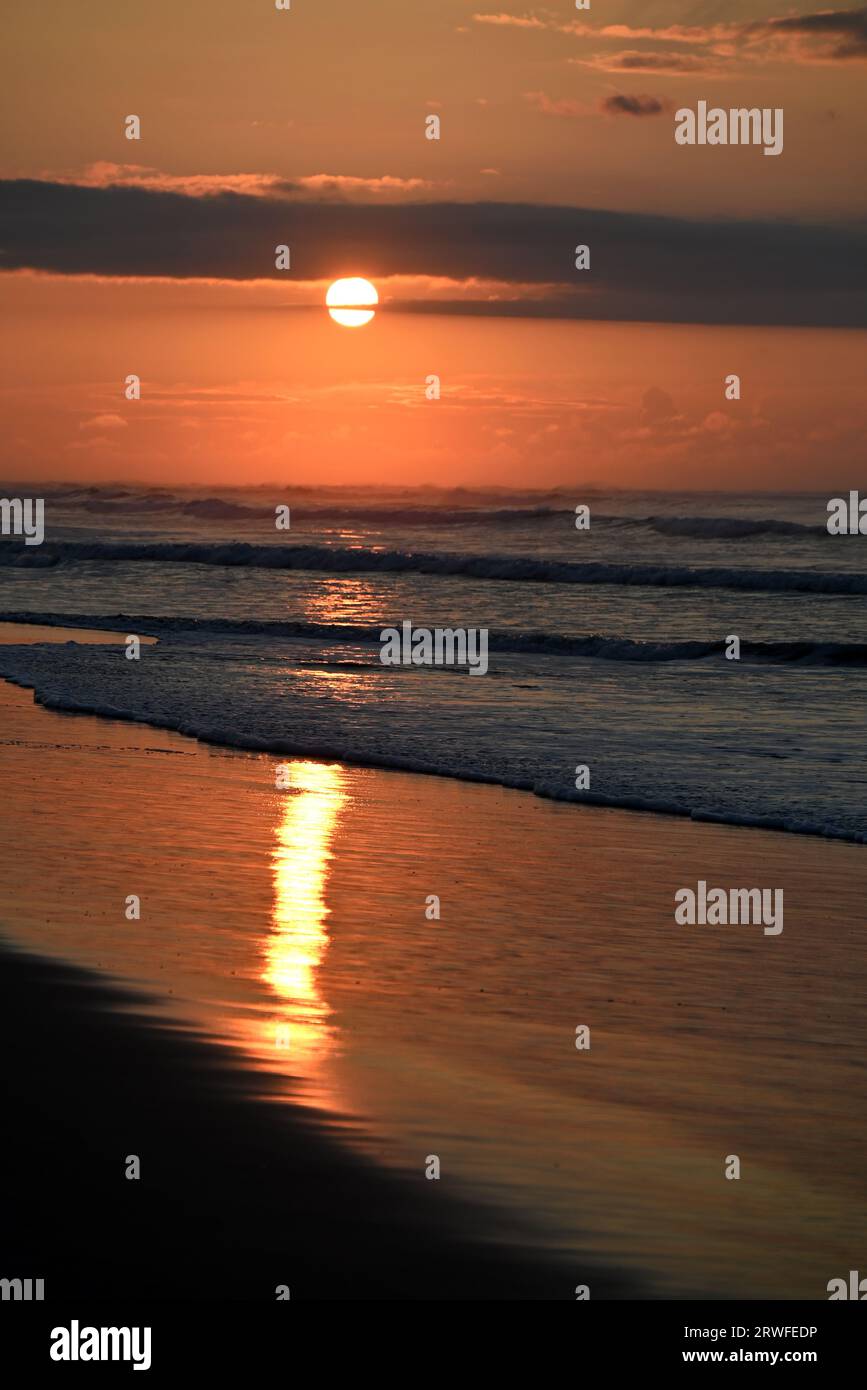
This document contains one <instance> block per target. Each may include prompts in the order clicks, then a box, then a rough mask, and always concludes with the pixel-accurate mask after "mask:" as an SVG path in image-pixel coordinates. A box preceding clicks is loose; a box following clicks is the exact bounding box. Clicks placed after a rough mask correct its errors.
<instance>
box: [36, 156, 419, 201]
mask: <svg viewBox="0 0 867 1390" xmlns="http://www.w3.org/2000/svg"><path fill="white" fill-rule="evenodd" d="M45 178H46V179H48V180H49V181H51V182H52V183H63V184H75V185H77V186H78V187H81V188H143V189H149V190H151V191H152V192H157V193H182V194H184V195H185V196H186V197H188V198H213V197H216V196H218V195H219V194H224V193H237V194H241V195H243V196H244V197H249V198H287V199H290V198H294V197H298V196H299V195H301V196H303V195H306V194H308V193H317V194H320V195H323V196H326V197H327V196H329V195H334V196H336V197H353V196H362V197H367V196H370V195H372V196H374V197H376V196H380V195H381V196H386V197H387V196H392V197H396V196H397V197H399V196H403V195H406V194H412V195H416V194H419V193H422V192H425V191H429V190H431V189H433V188H435V187H436V186H437V185H436V184H434V183H432V182H431V181H430V180H428V179H420V178H410V179H405V178H398V177H396V176H395V175H393V174H381V175H378V176H376V177H373V178H364V177H361V176H359V175H356V174H305V175H303V176H301V177H299V178H294V179H286V178H283V177H281V176H280V175H278V174H168V173H165V172H164V171H163V170H161V169H154V168H151V167H150V166H148V165H146V164H113V163H111V162H110V161H108V160H98V161H96V162H95V163H93V164H88V165H86V166H85V167H84V169H81V170H76V171H73V172H71V173H60V174H55V173H51V172H47V173H46V174H45Z"/></svg>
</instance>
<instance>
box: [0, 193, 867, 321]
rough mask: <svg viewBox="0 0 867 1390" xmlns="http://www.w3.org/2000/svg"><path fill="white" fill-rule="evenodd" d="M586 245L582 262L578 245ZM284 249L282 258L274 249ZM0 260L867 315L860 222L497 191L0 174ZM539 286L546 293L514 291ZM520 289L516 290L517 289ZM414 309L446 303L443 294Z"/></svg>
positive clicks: (690, 312) (749, 312)
mask: <svg viewBox="0 0 867 1390" xmlns="http://www.w3.org/2000/svg"><path fill="white" fill-rule="evenodd" d="M584 243H586V244H587V245H589V246H590V247H591V248H592V270H591V272H590V273H589V274H588V273H586V272H578V271H576V270H575V268H574V248H575V246H576V245H578V244H584ZM282 244H287V245H289V246H290V247H291V253H292V270H291V272H280V271H277V270H276V268H275V263H274V248H275V247H276V246H278V245H282ZM0 248H2V255H0V265H2V266H3V267H4V268H5V269H7V270H31V271H43V272H45V271H48V272H55V273H59V274H62V275H86V274H93V275H102V276H107V277H138V278H142V277H144V278H151V277H160V276H162V277H168V278H171V279H175V280H177V279H184V278H188V279H191V280H207V279H215V280H222V281H233V282H239V281H263V280H265V281H270V282H272V283H274V284H275V285H276V284H278V283H281V282H282V283H283V284H284V285H286V286H287V288H288V287H290V286H291V285H292V284H293V282H295V281H299V280H300V281H312V280H320V279H325V278H330V279H336V278H337V277H338V276H340V275H343V274H362V273H363V274H365V275H368V276H370V277H371V278H372V279H374V280H376V279H377V277H393V276H401V275H403V276H425V277H437V278H440V279H441V278H443V277H445V278H450V279H453V280H456V281H466V280H469V279H471V278H473V277H476V278H477V279H478V280H479V281H484V282H492V281H497V282H502V283H503V284H506V285H513V286H515V287H516V288H515V296H514V297H515V299H516V300H522V299H524V300H529V302H528V303H525V305H524V307H523V309H522V308H521V306H520V305H517V306H512V305H511V304H509V303H508V302H506V301H504V300H503V299H497V300H488V299H486V298H484V296H479V298H478V299H477V300H476V301H474V302H473V303H471V304H468V303H466V302H465V303H464V304H463V305H462V308H461V312H464V313H467V312H476V313H494V314H495V313H498V312H499V313H502V312H527V313H532V314H535V315H542V316H568V317H579V318H607V319H646V320H648V321H654V320H655V321H663V322H697V323H766V324H828V325H849V326H856V325H857V326H865V325H867V226H864V225H861V224H834V223H827V224H819V223H815V224H799V223H793V222H785V221H783V220H780V221H767V222H763V221H760V220H753V221H736V220H723V219H717V220H706V221H702V220H690V219H687V218H677V217H660V216H651V215H645V214H640V213H629V212H612V211H605V210H603V209H598V208H574V207H556V206H549V205H539V204H529V203H504V202H493V201H484V202H475V203H460V202H439V201H436V202H434V201H427V202H421V201H419V202H413V203H409V202H393V201H392V202H366V203H361V202H352V201H350V202H344V203H340V204H335V203H334V202H333V201H328V200H327V199H322V198H307V199H300V198H299V199H296V200H294V201H291V202H287V201H286V200H285V199H269V198H266V197H259V196H257V197H250V196H248V195H243V194H237V193H221V194H215V195H213V196H211V197H208V198H199V197H188V196H185V195H183V194H180V193H173V192H158V191H155V190H151V189H144V188H118V187H109V188H93V187H78V186H71V185H67V184H56V183H45V182H38V181H36V180H29V179H26V180H6V181H2V182H0ZM527 286H530V287H533V286H550V287H551V288H550V290H549V291H546V293H545V294H544V295H543V296H535V295H532V294H531V295H530V296H527V295H526V294H525V287H527ZM518 287H521V288H520V289H519V288H518ZM425 298H426V296H423V297H422V303H421V305H419V306H418V307H421V308H427V309H428V310H431V309H432V310H433V311H434V312H436V311H440V312H442V311H444V310H445V307H446V306H447V305H448V304H449V303H450V301H447V300H440V301H438V302H437V303H436V304H435V305H432V304H431V303H430V302H428V303H427V304H425V303H424V299H425Z"/></svg>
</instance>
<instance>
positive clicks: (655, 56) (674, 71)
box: [569, 49, 722, 77]
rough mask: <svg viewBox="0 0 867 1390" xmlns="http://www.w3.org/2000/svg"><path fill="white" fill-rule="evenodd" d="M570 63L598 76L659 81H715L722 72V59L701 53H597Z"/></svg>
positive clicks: (574, 59) (634, 51)
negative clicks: (613, 74) (621, 74)
mask: <svg viewBox="0 0 867 1390" xmlns="http://www.w3.org/2000/svg"><path fill="white" fill-rule="evenodd" d="M569 62H570V63H575V64H577V65H578V66H579V67H584V68H595V69H596V71H598V72H631V73H637V72H646V73H652V74H654V75H656V76H658V77H682V76H684V75H687V76H690V77H698V76H701V77H713V76H715V75H716V74H718V73H719V72H721V71H722V66H721V64H720V62H719V60H718V59H716V58H712V57H705V56H704V55H703V54H700V53H672V52H645V53H640V52H639V51H638V50H637V49H624V50H622V51H620V52H618V53H595V54H594V55H593V57H592V58H570V59H569Z"/></svg>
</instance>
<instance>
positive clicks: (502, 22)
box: [473, 14, 548, 29]
mask: <svg viewBox="0 0 867 1390" xmlns="http://www.w3.org/2000/svg"><path fill="white" fill-rule="evenodd" d="M473 22H474V23H475V24H496V25H498V26H501V27H502V28H504V29H505V28H509V29H547V28H548V25H547V24H546V23H545V21H544V20H542V19H539V17H538V15H534V14H525V15H520V14H474V15H473Z"/></svg>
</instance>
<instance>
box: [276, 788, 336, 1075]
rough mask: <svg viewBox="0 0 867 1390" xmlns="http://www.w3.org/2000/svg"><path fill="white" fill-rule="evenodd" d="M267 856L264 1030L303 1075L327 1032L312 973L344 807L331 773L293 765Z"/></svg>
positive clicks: (322, 943)
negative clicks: (273, 1000)
mask: <svg viewBox="0 0 867 1390" xmlns="http://www.w3.org/2000/svg"><path fill="white" fill-rule="evenodd" d="M286 769H287V786H286V788H285V789H284V790H283V791H282V792H281V795H282V796H283V797H284V798H285V800H284V802H283V805H282V809H281V816H280V820H279V821H278V824H277V827H276V845H275V847H274V851H273V854H272V872H273V880H274V903H273V909H272V916H271V927H272V930H271V933H270V936H269V937H268V939H267V941H266V943H265V969H264V970H263V972H262V978H263V980H264V981H265V982H266V984H268V985H269V986H270V988H271V989H272V990H273V991H274V993H275V994H276V995H277V996H278V998H279V1000H280V1001H281V1006H282V1007H281V1012H280V1015H279V1017H278V1018H277V1019H276V1020H272V1022H271V1024H270V1025H269V1031H270V1034H271V1036H270V1037H269V1039H268V1041H269V1043H270V1044H271V1045H272V1046H276V1047H277V1048H283V1049H285V1052H286V1061H287V1063H288V1064H289V1065H290V1066H291V1069H292V1071H293V1072H295V1073H296V1074H299V1075H308V1074H309V1072H310V1071H311V1070H312V1069H313V1068H314V1067H315V1066H316V1065H317V1064H318V1063H320V1062H322V1060H323V1059H324V1057H325V1056H326V1055H327V1053H328V1052H329V1051H330V1049H331V1046H332V1043H333V1038H334V1030H333V1028H332V1026H331V1025H330V1024H329V1017H330V1014H331V1010H330V1008H329V1006H328V1004H327V1003H326V1001H325V998H324V997H323V994H322V991H321V985H320V980H319V971H320V968H321V966H322V963H323V960H324V957H325V953H326V951H327V950H328V930H327V921H328V917H329V914H330V911H331V909H330V908H329V907H328V905H327V903H326V885H327V880H328V871H329V865H330V862H331V858H332V844H333V839H334V832H335V828H336V824H337V817H338V814H339V812H340V809H341V807H342V805H343V803H344V801H345V800H346V794H345V791H344V789H343V772H342V770H341V768H340V767H339V766H338V765H329V764H325V763H309V762H293V763H289V764H287V765H286Z"/></svg>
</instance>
